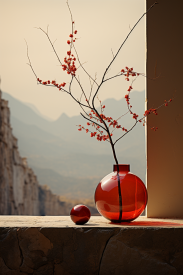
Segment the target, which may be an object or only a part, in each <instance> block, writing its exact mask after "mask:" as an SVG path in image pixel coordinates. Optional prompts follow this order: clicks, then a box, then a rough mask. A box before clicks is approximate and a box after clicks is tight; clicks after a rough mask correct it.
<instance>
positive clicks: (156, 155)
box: [146, 0, 183, 218]
mask: <svg viewBox="0 0 183 275" xmlns="http://www.w3.org/2000/svg"><path fill="white" fill-rule="evenodd" d="M154 2H155V1H154V0H147V1H146V8H147V9H148V8H149V7H150V6H151V5H152V4H153V3H154ZM158 2H159V4H158V5H155V7H154V8H153V9H152V10H151V11H150V12H149V13H148V15H147V26H146V27H147V77H148V78H147V99H148V103H147V108H151V107H157V106H159V105H161V104H162V103H163V102H164V100H165V99H170V98H171V97H172V95H173V93H174V91H175V90H176V93H175V99H174V100H173V102H172V103H171V104H170V105H169V106H168V107H162V108H161V109H160V110H159V111H158V116H155V115H150V116H149V118H148V124H149V126H147V132H146V133H147V189H148V206H147V216H148V217H164V218H166V217H167V218H168V217H171V218H172V217H177V218H183V0H173V1H172V0H159V1H158ZM155 76H159V77H158V78H157V79H156V80H154V81H153V80H151V79H150V78H153V77H155ZM151 126H157V127H158V128H159V129H158V131H156V132H154V131H152V130H151Z"/></svg>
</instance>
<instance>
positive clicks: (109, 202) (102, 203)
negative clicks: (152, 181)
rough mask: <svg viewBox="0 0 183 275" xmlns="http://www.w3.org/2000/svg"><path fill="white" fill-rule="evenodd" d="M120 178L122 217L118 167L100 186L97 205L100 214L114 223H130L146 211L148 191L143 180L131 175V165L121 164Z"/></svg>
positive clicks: (115, 166) (96, 198)
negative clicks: (120, 200) (120, 199)
mask: <svg viewBox="0 0 183 275" xmlns="http://www.w3.org/2000/svg"><path fill="white" fill-rule="evenodd" d="M119 178H120V187H121V197H122V216H121V220H120V218H119V217H120V202H119V193H118V176H117V165H114V170H113V172H112V173H110V174H109V175H107V176H105V177H104V178H103V179H102V180H101V182H100V183H99V184H98V186H97V188H96V191H95V204H96V208H97V210H98V212H99V213H100V214H101V215H102V216H103V217H104V218H106V219H108V220H110V221H112V222H116V223H117V222H119V221H121V222H130V221H133V220H135V219H136V218H137V217H138V216H140V214H141V213H142V212H143V211H144V209H145V207H146V204H147V190H146V187H145V185H144V183H143V182H142V181H141V179H140V178H139V177H137V176H135V175H134V174H132V173H130V165H127V164H119Z"/></svg>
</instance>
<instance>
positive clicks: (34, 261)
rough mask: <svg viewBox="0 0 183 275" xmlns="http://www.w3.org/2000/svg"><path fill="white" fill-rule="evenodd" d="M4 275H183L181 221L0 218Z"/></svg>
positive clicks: (0, 266)
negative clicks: (84, 221) (78, 221)
mask: <svg viewBox="0 0 183 275" xmlns="http://www.w3.org/2000/svg"><path fill="white" fill-rule="evenodd" d="M0 274H2V275H25V274H27V275H29V274H36V275H38V274H39V275H43V274H44V275H49V274H50V275H52V274H54V275H62V274H64V275H77V274H78V275H85V274H86V275H98V274H99V275H109V274H110V275H111V274H112V275H113V274H114V275H118V274H119V275H121V274H122V275H144V274H145V275H155V274H156V275H179V274H183V220H164V219H161V220H160V219H147V218H144V217H141V218H139V219H138V220H136V221H134V222H132V223H128V224H123V225H119V224H112V223H110V222H108V221H107V220H105V219H104V218H102V217H91V219H90V222H89V223H87V224H86V225H83V226H77V225H75V224H73V223H72V221H71V220H70V217H64V216H63V217H56V216H54V217H53V216H45V217H33V216H0Z"/></svg>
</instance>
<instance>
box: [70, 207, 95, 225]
mask: <svg viewBox="0 0 183 275" xmlns="http://www.w3.org/2000/svg"><path fill="white" fill-rule="evenodd" d="M70 217H71V220H72V221H73V222H74V223H75V224H78V225H82V224H85V223H87V222H88V221H89V219H90V217H91V213H90V210H89V209H88V207H87V206H85V205H82V204H78V205H76V206H74V207H73V208H72V209H71V212H70Z"/></svg>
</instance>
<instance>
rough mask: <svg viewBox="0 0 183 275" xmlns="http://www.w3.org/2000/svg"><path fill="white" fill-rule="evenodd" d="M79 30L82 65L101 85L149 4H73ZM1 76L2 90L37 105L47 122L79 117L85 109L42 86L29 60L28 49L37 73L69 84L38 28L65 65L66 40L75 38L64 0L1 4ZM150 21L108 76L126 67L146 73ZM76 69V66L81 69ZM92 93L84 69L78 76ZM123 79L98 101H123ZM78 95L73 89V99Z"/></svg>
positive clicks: (121, 0) (103, 0)
mask: <svg viewBox="0 0 183 275" xmlns="http://www.w3.org/2000/svg"><path fill="white" fill-rule="evenodd" d="M69 4H70V8H71V10H72V13H73V17H74V21H75V28H76V30H77V31H78V34H77V38H78V39H77V41H76V43H75V46H76V48H77V50H78V53H79V56H80V60H81V61H82V62H86V63H85V64H84V66H85V68H86V69H87V70H88V72H89V73H90V74H91V75H92V76H94V75H95V73H97V81H98V82H100V80H101V76H102V74H103V72H104V70H105V68H106V67H107V66H108V64H109V62H110V61H111V59H112V52H111V49H112V51H113V53H114V54H115V53H116V51H117V50H118V48H119V46H120V44H121V43H122V41H123V40H124V38H125V37H126V35H127V34H128V32H129V30H130V27H133V25H134V24H135V23H136V21H137V20H138V19H139V17H140V16H141V15H142V14H143V13H144V11H145V1H144V0H69ZM0 10H1V15H0V34H1V43H0V76H1V89H2V91H4V92H7V93H9V94H11V95H12V96H14V97H15V98H17V99H19V100H21V101H23V102H29V103H32V104H34V105H35V106H36V107H37V109H38V110H39V111H40V112H41V113H42V114H43V115H46V116H47V117H50V118H52V119H56V118H58V117H59V116H60V115H61V114H62V113H63V112H65V113H66V114H67V115H69V116H73V115H76V114H78V113H79V112H80V108H79V107H78V106H77V104H76V103H75V102H73V100H72V99H71V98H70V97H69V95H67V94H65V93H63V92H59V91H58V89H56V88H51V87H50V88H49V87H43V86H41V85H37V82H36V79H35V77H34V75H33V73H32V72H31V70H30V68H29V66H28V65H27V64H26V63H27V62H28V60H27V55H26V44H25V40H24V39H26V41H27V43H28V46H29V56H30V58H31V61H32V64H33V67H34V70H35V71H36V73H37V75H38V77H39V78H40V79H42V80H48V79H50V80H57V81H58V82H59V83H61V82H63V81H65V82H69V77H68V75H67V74H66V73H65V72H63V71H62V69H61V67H60V66H59V63H58V61H57V59H56V57H55V55H54V53H53V51H52V48H51V46H50V44H49V42H48V40H47V38H46V36H45V35H44V34H43V33H42V32H41V31H40V30H38V29H36V28H35V27H41V28H43V29H44V30H46V28H47V25H49V35H50V38H51V40H52V41H55V40H56V39H57V40H56V41H55V44H54V45H55V48H56V50H57V52H58V55H59V57H60V59H61V60H63V59H64V57H65V56H66V52H67V51H68V50H69V47H68V44H67V42H66V41H67V40H68V38H69V34H70V33H71V21H70V14H69V11H68V8H67V4H66V1H65V0H16V1H15V0H0ZM145 54H146V53H145V17H144V19H143V20H142V21H141V22H140V24H139V25H138V26H137V27H136V29H135V30H134V32H133V33H132V35H131V36H130V38H129V40H128V41H127V43H126V44H125V46H124V47H123V49H122V51H121V52H120V54H119V56H118V58H117V60H116V61H115V63H114V64H113V66H112V68H111V70H110V72H109V74H108V75H109V76H112V75H114V74H115V73H118V72H119V71H120V70H121V69H122V68H124V67H125V66H129V67H134V70H136V71H139V72H145ZM76 64H77V63H76ZM78 74H79V75H80V81H81V83H82V84H83V87H84V89H85V91H86V93H87V92H89V89H90V84H89V79H88V77H86V75H85V74H83V73H82V71H81V70H80V69H79V70H78V71H77V75H78ZM128 86H129V85H128V83H127V82H126V81H124V79H122V78H118V79H115V80H112V81H111V82H106V84H105V86H104V87H103V89H102V90H101V92H100V94H99V97H100V99H101V100H104V99H106V98H112V97H113V98H116V99H121V98H122V97H123V96H124V95H125V93H126V90H127V88H128ZM133 87H134V90H138V91H142V90H144V88H145V80H144V78H143V77H141V78H139V79H137V81H136V82H135V83H134V85H133ZM74 92H75V93H76V94H77V93H78V94H77V96H78V97H79V90H78V87H76V86H74V89H73V93H74Z"/></svg>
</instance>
